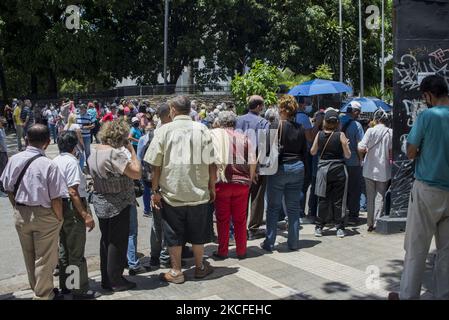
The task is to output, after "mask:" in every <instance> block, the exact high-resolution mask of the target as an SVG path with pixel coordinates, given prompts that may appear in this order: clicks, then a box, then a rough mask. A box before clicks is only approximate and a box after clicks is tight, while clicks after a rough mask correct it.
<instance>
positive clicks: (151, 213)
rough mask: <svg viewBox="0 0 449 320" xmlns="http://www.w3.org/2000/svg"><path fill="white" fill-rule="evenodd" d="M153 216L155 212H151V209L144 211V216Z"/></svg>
mask: <svg viewBox="0 0 449 320" xmlns="http://www.w3.org/2000/svg"><path fill="white" fill-rule="evenodd" d="M152 216H153V212H151V211H150V212H144V213H143V217H144V218H151V217H152Z"/></svg>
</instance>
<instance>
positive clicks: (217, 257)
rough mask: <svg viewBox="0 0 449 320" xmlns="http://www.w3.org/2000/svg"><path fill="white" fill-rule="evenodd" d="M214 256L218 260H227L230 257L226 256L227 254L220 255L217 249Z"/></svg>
mask: <svg viewBox="0 0 449 320" xmlns="http://www.w3.org/2000/svg"><path fill="white" fill-rule="evenodd" d="M212 256H213V257H214V258H215V259H216V260H225V259H227V258H228V257H226V256H220V255H219V254H218V252H217V251H214V252H213V253H212Z"/></svg>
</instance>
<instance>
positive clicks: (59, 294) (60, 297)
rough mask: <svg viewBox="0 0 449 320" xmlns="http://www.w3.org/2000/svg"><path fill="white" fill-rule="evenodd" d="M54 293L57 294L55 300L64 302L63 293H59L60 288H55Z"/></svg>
mask: <svg viewBox="0 0 449 320" xmlns="http://www.w3.org/2000/svg"><path fill="white" fill-rule="evenodd" d="M53 293H54V294H55V296H54V297H53V300H64V296H63V295H62V294H61V293H59V290H58V288H53Z"/></svg>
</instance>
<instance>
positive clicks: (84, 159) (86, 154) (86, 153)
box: [80, 136, 90, 169]
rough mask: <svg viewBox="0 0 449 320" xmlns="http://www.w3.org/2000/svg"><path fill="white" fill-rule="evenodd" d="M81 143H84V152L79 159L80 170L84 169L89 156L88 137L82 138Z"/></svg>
mask: <svg viewBox="0 0 449 320" xmlns="http://www.w3.org/2000/svg"><path fill="white" fill-rule="evenodd" d="M83 142H84V152H82V153H81V157H80V167H81V169H83V168H84V163H85V162H87V159H89V156H90V136H88V137H83Z"/></svg>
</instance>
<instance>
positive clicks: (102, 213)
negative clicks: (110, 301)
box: [88, 120, 142, 291]
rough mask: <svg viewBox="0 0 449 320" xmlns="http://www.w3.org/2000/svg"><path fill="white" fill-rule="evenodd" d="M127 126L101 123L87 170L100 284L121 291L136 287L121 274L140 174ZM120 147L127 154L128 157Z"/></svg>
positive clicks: (117, 121) (116, 122)
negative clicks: (91, 189)
mask: <svg viewBox="0 0 449 320" xmlns="http://www.w3.org/2000/svg"><path fill="white" fill-rule="evenodd" d="M128 134H129V126H128V124H127V123H126V122H125V121H124V120H115V121H112V122H107V123H105V124H103V127H102V128H101V130H100V132H99V138H100V141H101V143H102V144H98V145H96V146H95V147H94V148H92V154H91V156H90V157H89V160H88V163H89V170H90V174H91V176H92V179H93V183H94V184H93V186H94V193H93V196H92V201H93V205H94V209H95V214H96V215H97V217H98V221H99V224H100V231H101V240H100V268H101V286H102V288H103V289H105V290H112V291H124V290H129V289H132V288H134V287H135V286H136V284H135V283H134V282H131V281H128V280H127V279H125V278H124V277H123V271H124V268H125V266H126V265H127V248H128V237H129V229H130V211H131V207H132V206H133V205H135V204H136V197H135V193H134V183H133V180H137V179H140V178H141V176H142V171H141V166H140V162H139V161H138V160H137V156H136V153H135V151H134V148H133V147H132V146H131V144H130V143H129V141H128ZM123 147H126V149H127V150H128V151H129V153H130V154H131V159H129V158H128V155H127V153H126V152H125V151H124V150H123Z"/></svg>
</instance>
